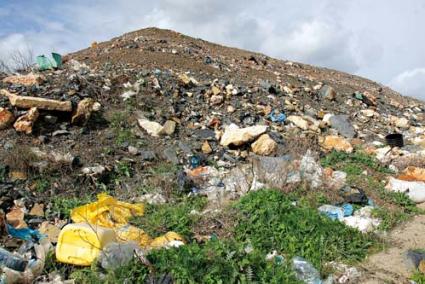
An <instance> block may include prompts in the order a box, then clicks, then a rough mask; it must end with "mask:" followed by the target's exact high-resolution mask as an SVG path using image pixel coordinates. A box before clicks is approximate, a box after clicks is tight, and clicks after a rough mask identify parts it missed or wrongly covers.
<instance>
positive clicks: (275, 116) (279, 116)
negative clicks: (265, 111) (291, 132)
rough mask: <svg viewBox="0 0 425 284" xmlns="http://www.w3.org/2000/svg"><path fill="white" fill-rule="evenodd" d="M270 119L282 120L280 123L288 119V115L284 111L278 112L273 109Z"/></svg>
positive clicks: (273, 120) (274, 120)
mask: <svg viewBox="0 0 425 284" xmlns="http://www.w3.org/2000/svg"><path fill="white" fill-rule="evenodd" d="M269 119H270V120H271V121H272V122H280V123H282V122H284V121H285V120H286V115H285V114H284V113H283V112H281V113H278V114H276V113H275V112H274V111H272V112H270V114H269Z"/></svg>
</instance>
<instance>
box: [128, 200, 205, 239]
mask: <svg viewBox="0 0 425 284" xmlns="http://www.w3.org/2000/svg"><path fill="white" fill-rule="evenodd" d="M206 202H207V200H206V199H205V198H202V197H194V198H186V199H184V200H182V201H180V202H179V203H176V204H169V203H167V204H162V205H149V204H147V205H146V209H145V214H144V215H143V216H141V217H135V218H133V219H132V220H131V223H132V224H134V225H136V226H138V227H140V228H142V229H143V230H145V231H146V232H147V233H148V234H149V235H150V236H152V237H157V236H160V235H163V234H164V233H166V232H168V231H174V232H177V233H179V234H181V235H183V236H185V237H186V238H188V239H189V238H190V237H191V236H192V226H193V225H194V224H195V222H196V221H197V220H198V219H199V215H196V214H191V211H192V210H202V208H203V207H204V206H205V205H206Z"/></svg>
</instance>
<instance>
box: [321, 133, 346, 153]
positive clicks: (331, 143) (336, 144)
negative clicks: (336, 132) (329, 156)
mask: <svg viewBox="0 0 425 284" xmlns="http://www.w3.org/2000/svg"><path fill="white" fill-rule="evenodd" d="M322 147H323V148H324V149H326V150H328V151H332V150H336V151H344V152H347V153H351V152H353V146H351V144H350V142H348V140H346V139H344V138H343V137H340V136H326V137H325V139H324V140H323V143H322Z"/></svg>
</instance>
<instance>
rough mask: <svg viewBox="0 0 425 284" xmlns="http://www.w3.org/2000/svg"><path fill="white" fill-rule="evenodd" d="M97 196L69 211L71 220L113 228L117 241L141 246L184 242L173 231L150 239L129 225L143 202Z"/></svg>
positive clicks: (141, 209)
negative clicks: (93, 200)
mask: <svg viewBox="0 0 425 284" xmlns="http://www.w3.org/2000/svg"><path fill="white" fill-rule="evenodd" d="M97 198H98V200H97V201H96V202H92V203H89V204H86V205H83V206H80V207H77V208H74V209H73V210H72V211H71V219H72V221H73V222H75V223H89V224H91V225H97V226H102V227H105V228H111V229H114V230H115V233H116V235H117V238H118V240H119V241H121V242H127V241H134V242H136V243H138V244H139V245H140V246H141V247H143V248H161V247H168V246H170V243H173V242H174V243H175V244H176V246H177V245H181V244H183V243H184V242H183V238H182V237H181V236H180V235H179V234H177V233H175V232H168V233H167V234H165V235H164V236H160V237H157V238H155V239H152V238H151V237H150V236H149V235H148V234H147V233H146V232H145V231H143V230H142V229H140V228H137V227H135V226H132V225H129V224H128V222H129V220H130V218H131V217H136V216H142V215H143V214H144V204H143V203H136V204H131V203H127V202H122V201H118V200H117V199H115V198H113V197H112V196H109V195H107V194H105V193H101V194H99V195H98V196H97Z"/></svg>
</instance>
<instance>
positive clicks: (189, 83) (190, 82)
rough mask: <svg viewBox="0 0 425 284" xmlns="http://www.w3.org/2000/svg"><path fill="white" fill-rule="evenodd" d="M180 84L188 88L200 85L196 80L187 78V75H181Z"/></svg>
mask: <svg viewBox="0 0 425 284" xmlns="http://www.w3.org/2000/svg"><path fill="white" fill-rule="evenodd" d="M179 79H180V82H181V83H182V84H183V86H186V87H192V86H198V85H199V83H198V81H196V80H195V79H194V78H192V77H189V76H187V75H186V74H181V75H179Z"/></svg>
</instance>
